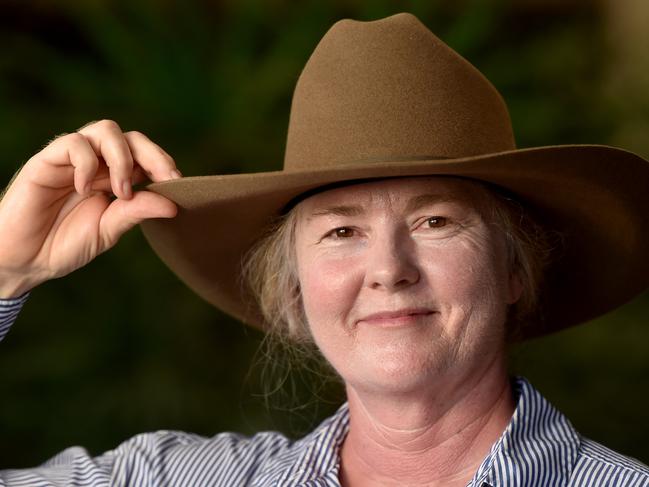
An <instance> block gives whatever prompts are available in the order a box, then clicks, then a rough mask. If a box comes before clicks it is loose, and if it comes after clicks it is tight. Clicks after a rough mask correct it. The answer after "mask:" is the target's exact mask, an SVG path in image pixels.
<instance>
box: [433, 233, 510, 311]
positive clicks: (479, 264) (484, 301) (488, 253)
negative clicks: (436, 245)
mask: <svg viewBox="0 0 649 487" xmlns="http://www.w3.org/2000/svg"><path fill="white" fill-rule="evenodd" d="M498 250H499V249H497V248H493V247H490V246H489V245H487V243H486V242H483V241H482V240H481V239H468V240H465V241H462V242H459V243H458V244H457V245H455V246H451V247H450V248H448V249H446V250H445V251H444V252H437V254H436V258H435V259H429V260H428V269H429V271H428V272H429V274H432V275H433V278H431V282H432V283H433V286H434V288H435V293H436V294H437V295H438V298H439V299H440V302H441V303H446V304H447V305H448V306H449V307H452V308H453V310H454V312H456V313H467V314H468V313H479V314H482V312H485V313H487V312H488V313H490V314H493V313H494V312H496V314H497V315H500V314H501V312H500V310H501V308H502V309H505V308H506V303H507V296H508V294H507V293H508V281H507V279H508V274H507V269H506V263H505V262H504V259H503V258H501V257H500V252H499V251H498Z"/></svg>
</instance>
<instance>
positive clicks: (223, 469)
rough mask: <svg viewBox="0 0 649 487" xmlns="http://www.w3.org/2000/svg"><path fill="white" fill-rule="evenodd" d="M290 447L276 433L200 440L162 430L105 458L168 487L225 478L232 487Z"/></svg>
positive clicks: (142, 436)
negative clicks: (148, 472) (145, 472)
mask: <svg viewBox="0 0 649 487" xmlns="http://www.w3.org/2000/svg"><path fill="white" fill-rule="evenodd" d="M291 444H292V441H291V440H290V439H289V438H287V437H286V436H284V435H283V434H281V433H279V432H276V431H264V432H260V433H256V434H254V435H252V436H245V435H243V434H240V433H232V432H224V433H219V434H216V435H214V436H212V437H203V436H200V435H196V434H192V433H185V432H182V431H170V430H162V431H156V432H152V433H143V434H140V435H137V436H134V437H133V438H131V439H129V440H128V441H126V442H124V443H122V444H121V445H119V446H118V447H117V448H116V449H115V450H113V451H111V452H108V453H107V455H114V456H115V458H119V459H121V463H128V464H129V468H130V467H131V466H132V467H133V468H139V469H142V468H143V467H146V468H147V469H149V470H151V473H152V474H153V475H152V476H153V477H155V478H158V479H161V480H162V479H164V480H165V481H166V482H167V483H168V484H169V485H180V484H181V483H185V484H186V485H199V484H203V483H208V484H210V480H212V481H214V480H216V479H223V478H224V476H225V477H227V478H228V481H229V482H231V485H235V484H237V482H238V481H244V480H249V479H250V477H251V476H253V475H254V473H255V472H256V471H257V470H258V469H259V468H260V467H262V466H263V465H264V464H265V463H266V462H268V461H269V460H270V459H272V458H274V457H276V456H278V455H281V454H282V453H283V452H285V451H286V450H287V449H289V448H290V446H291ZM124 466H125V465H124ZM194 482H198V483H194Z"/></svg>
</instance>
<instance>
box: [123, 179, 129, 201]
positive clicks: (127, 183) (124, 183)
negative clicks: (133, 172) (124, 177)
mask: <svg viewBox="0 0 649 487" xmlns="http://www.w3.org/2000/svg"><path fill="white" fill-rule="evenodd" d="M122 191H124V195H125V196H126V197H127V198H130V197H131V182H130V181H124V182H123V183H122Z"/></svg>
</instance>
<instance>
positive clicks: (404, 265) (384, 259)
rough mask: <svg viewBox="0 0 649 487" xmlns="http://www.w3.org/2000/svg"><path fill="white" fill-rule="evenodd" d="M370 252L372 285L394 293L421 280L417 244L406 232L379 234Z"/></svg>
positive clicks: (368, 271) (369, 279) (368, 277)
mask: <svg viewBox="0 0 649 487" xmlns="http://www.w3.org/2000/svg"><path fill="white" fill-rule="evenodd" d="M405 233H407V232H405ZM367 252H368V256H367V257H368V258H367V263H366V265H367V267H366V273H365V277H366V283H367V286H368V287H370V288H372V289H383V290H386V291H389V292H394V291H398V290H400V289H404V288H406V287H408V286H411V285H413V284H415V283H417V282H418V281H419V278H420V271H419V267H418V265H417V259H416V253H415V249H414V244H413V242H412V240H411V239H410V238H409V237H408V236H406V235H404V234H403V232H401V231H398V230H395V231H391V232H385V233H382V234H381V235H377V238H375V239H374V240H373V241H372V243H371V244H370V247H369V248H368V250H367Z"/></svg>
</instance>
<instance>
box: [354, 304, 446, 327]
mask: <svg viewBox="0 0 649 487" xmlns="http://www.w3.org/2000/svg"><path fill="white" fill-rule="evenodd" d="M433 313H435V311H433V310H431V309H428V308H404V309H399V310H396V311H380V312H378V313H372V314H370V315H367V316H365V317H363V318H361V319H359V320H358V323H361V322H363V323H367V324H368V325H374V326H384V327H391V326H404V325H410V324H413V323H416V322H418V321H419V320H421V319H422V318H423V317H425V316H429V315H432V314H433Z"/></svg>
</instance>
